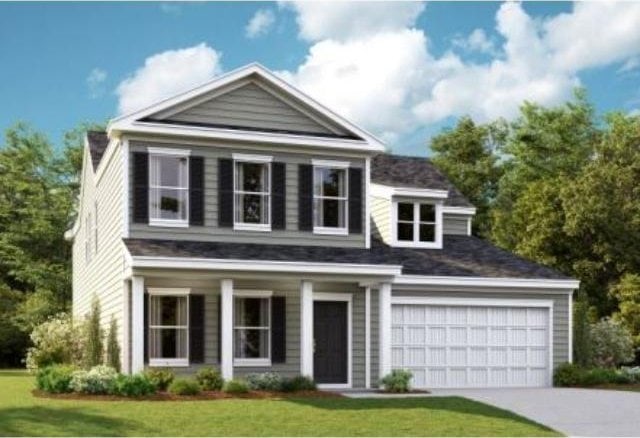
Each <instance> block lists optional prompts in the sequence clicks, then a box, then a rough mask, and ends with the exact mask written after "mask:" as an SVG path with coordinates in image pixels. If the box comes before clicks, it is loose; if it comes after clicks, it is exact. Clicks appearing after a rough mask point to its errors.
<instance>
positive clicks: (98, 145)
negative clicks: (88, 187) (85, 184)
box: [87, 131, 109, 172]
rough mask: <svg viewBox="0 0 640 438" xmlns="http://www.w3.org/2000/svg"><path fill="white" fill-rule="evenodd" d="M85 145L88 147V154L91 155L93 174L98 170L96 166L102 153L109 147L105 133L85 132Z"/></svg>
mask: <svg viewBox="0 0 640 438" xmlns="http://www.w3.org/2000/svg"><path fill="white" fill-rule="evenodd" d="M87 144H88V146H89V154H91V163H92V164H93V171H94V172H95V171H96V170H97V169H98V165H100V160H102V156H103V155H104V152H105V151H106V150H107V146H109V137H108V136H107V133H106V132H101V131H87Z"/></svg>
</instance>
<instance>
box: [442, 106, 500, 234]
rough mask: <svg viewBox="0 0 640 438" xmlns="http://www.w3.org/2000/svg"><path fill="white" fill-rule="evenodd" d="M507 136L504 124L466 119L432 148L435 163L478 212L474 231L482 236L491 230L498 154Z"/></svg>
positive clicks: (461, 120) (443, 135) (445, 134)
mask: <svg viewBox="0 0 640 438" xmlns="http://www.w3.org/2000/svg"><path fill="white" fill-rule="evenodd" d="M506 132H507V128H506V126H505V124H504V122H496V123H492V124H486V125H477V124H476V123H474V122H473V120H472V119H471V118H469V117H463V118H462V119H460V120H459V121H458V123H457V124H456V126H455V127H454V128H453V129H448V130H445V131H444V132H442V133H441V134H439V135H437V136H436V137H434V138H433V140H432V141H431V145H430V148H431V150H432V151H433V154H434V155H433V157H432V161H433V163H434V164H435V165H436V166H437V167H438V168H439V169H440V170H441V171H442V172H444V173H445V175H447V177H448V178H449V180H451V182H452V183H453V184H454V185H455V186H456V187H457V188H458V189H459V190H460V191H461V192H462V193H463V194H464V195H465V196H466V197H467V199H469V201H470V202H471V203H472V204H473V205H474V206H475V207H476V208H477V213H476V218H475V220H474V221H473V227H474V228H473V230H474V233H475V234H478V235H481V236H486V235H488V234H489V231H490V229H491V224H490V217H489V208H490V206H491V204H492V202H493V200H494V198H495V197H496V194H497V188H498V181H499V179H500V167H499V166H498V156H497V154H496V150H497V149H498V148H499V146H500V145H501V144H502V142H503V141H504V139H505V136H506Z"/></svg>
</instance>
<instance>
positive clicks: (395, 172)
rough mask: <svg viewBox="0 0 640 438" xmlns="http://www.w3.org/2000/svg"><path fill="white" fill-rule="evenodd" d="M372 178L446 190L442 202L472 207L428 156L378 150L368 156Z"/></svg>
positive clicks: (402, 185)
mask: <svg viewBox="0 0 640 438" xmlns="http://www.w3.org/2000/svg"><path fill="white" fill-rule="evenodd" d="M371 182H372V183H375V184H382V185H386V186H391V187H403V188H415V189H435V190H447V191H448V192H449V196H448V198H447V199H445V202H444V205H448V206H453V207H473V205H472V204H471V203H470V202H469V201H468V200H467V198H465V196H464V195H463V194H462V193H461V192H460V191H459V190H458V189H457V188H456V187H455V186H454V185H453V184H452V183H451V181H449V180H448V179H447V177H446V176H444V174H443V173H442V172H440V171H439V170H438V169H437V168H436V167H435V166H434V165H433V163H432V162H431V161H430V160H429V159H428V158H423V157H408V156H404V155H392V154H378V155H376V156H375V157H373V159H372V160H371Z"/></svg>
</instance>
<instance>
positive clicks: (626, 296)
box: [609, 273, 640, 348]
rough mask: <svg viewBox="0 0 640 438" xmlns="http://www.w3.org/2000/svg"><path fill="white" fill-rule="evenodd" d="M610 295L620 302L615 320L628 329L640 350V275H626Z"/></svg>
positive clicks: (614, 315) (612, 289) (614, 316)
mask: <svg viewBox="0 0 640 438" xmlns="http://www.w3.org/2000/svg"><path fill="white" fill-rule="evenodd" d="M609 293H610V294H611V296H612V297H613V298H614V299H615V300H616V301H617V302H618V310H617V311H616V312H615V313H614V314H613V318H614V319H615V320H617V321H619V322H620V323H622V324H623V325H624V326H626V327H627V329H628V330H629V331H630V332H631V335H632V336H633V341H634V345H635V346H636V347H637V348H640V275H638V274H630V273H627V274H625V275H624V276H623V277H622V278H621V279H620V281H619V282H618V283H617V284H616V285H614V286H613V287H612V288H611V290H610V291H609Z"/></svg>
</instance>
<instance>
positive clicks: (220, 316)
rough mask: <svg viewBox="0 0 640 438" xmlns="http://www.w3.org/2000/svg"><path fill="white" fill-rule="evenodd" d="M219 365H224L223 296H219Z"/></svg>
mask: <svg viewBox="0 0 640 438" xmlns="http://www.w3.org/2000/svg"><path fill="white" fill-rule="evenodd" d="M218 363H222V295H218Z"/></svg>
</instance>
